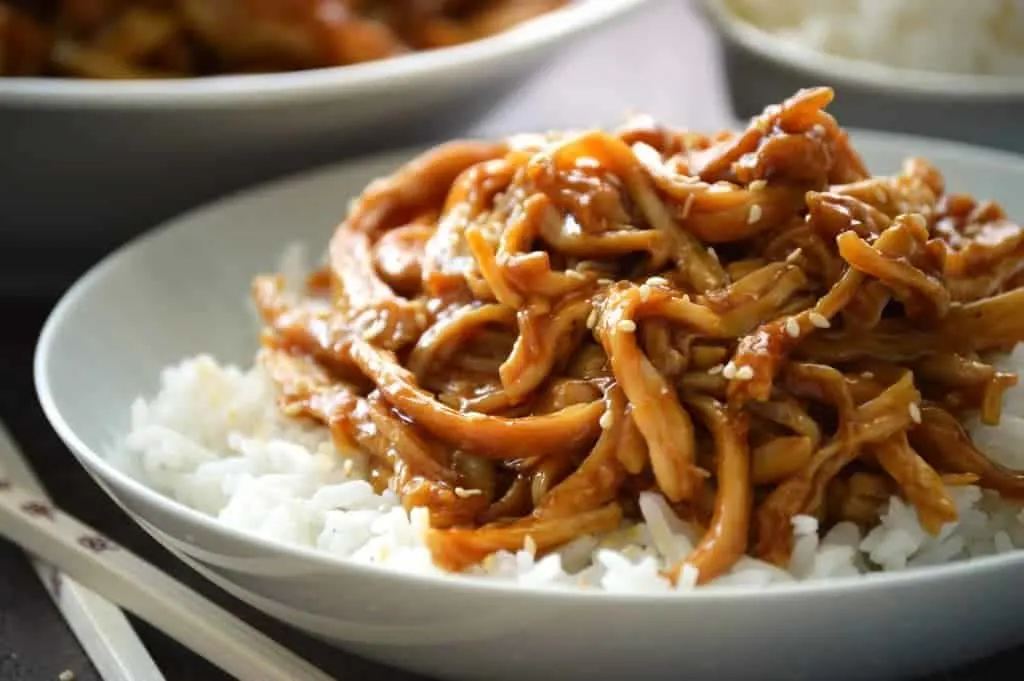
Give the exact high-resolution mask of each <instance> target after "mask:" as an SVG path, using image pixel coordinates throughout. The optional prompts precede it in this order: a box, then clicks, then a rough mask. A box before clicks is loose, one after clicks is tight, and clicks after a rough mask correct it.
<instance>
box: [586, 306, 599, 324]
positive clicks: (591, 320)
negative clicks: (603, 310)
mask: <svg viewBox="0 0 1024 681" xmlns="http://www.w3.org/2000/svg"><path fill="white" fill-rule="evenodd" d="M595 326H597V308H596V307H592V308H590V314H588V315H587V328H588V329H592V328H594V327H595Z"/></svg>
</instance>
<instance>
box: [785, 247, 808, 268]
mask: <svg viewBox="0 0 1024 681" xmlns="http://www.w3.org/2000/svg"><path fill="white" fill-rule="evenodd" d="M803 255H804V249H802V248H797V249H794V250H793V252H792V253H790V254H789V255H787V256H786V262H788V263H789V264H790V265H792V264H793V263H795V262H796V261H797V260H799V259H800V258H802V257H803Z"/></svg>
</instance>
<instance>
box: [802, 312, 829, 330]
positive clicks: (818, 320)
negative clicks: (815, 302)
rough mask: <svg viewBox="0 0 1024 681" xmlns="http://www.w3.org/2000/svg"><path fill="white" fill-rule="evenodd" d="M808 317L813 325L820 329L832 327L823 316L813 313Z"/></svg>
mask: <svg viewBox="0 0 1024 681" xmlns="http://www.w3.org/2000/svg"><path fill="white" fill-rule="evenodd" d="M807 316H808V318H809V319H810V320H811V324H814V325H815V326H816V327H818V328H819V329H827V328H829V327H831V326H832V323H831V322H829V320H828V319H827V318H826V317H825V315H823V314H820V313H818V312H812V313H811V314H809V315H807Z"/></svg>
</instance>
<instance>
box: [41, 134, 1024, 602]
mask: <svg viewBox="0 0 1024 681" xmlns="http://www.w3.org/2000/svg"><path fill="white" fill-rule="evenodd" d="M847 130H848V131H849V132H850V133H851V135H853V136H854V139H855V140H856V139H859V140H861V141H867V142H868V143H870V144H874V145H879V146H881V145H886V144H887V143H888V144H893V143H898V144H902V145H907V144H912V145H914V146H917V147H920V148H927V149H930V150H931V152H932V153H934V154H936V155H947V154H957V155H959V154H967V155H968V156H969V157H971V160H972V161H975V162H981V163H985V164H986V165H991V166H996V167H1002V168H1007V169H1012V172H1015V173H1018V174H1024V155H1017V154H1013V153H1010V152H1005V151H999V150H994V149H987V148H984V147H977V146H974V145H970V144H965V143H961V142H954V141H947V140H940V139H935V138H929V137H922V136H916V135H905V134H898V133H884V132H876V131H868V130H862V129H857V128H847ZM424 148H425V147H422V146H420V147H413V148H406V149H400V150H393V151H389V152H384V153H380V154H375V155H371V156H364V157H361V158H356V159H351V160H349V161H343V162H341V163H338V164H334V165H330V166H326V167H322V168H316V169H313V170H308V171H305V172H302V173H297V174H293V175H289V176H286V177H283V178H280V179H277V180H273V181H270V182H265V183H261V184H257V185H254V186H252V187H249V188H247V189H243V190H241V191H238V192H234V193H231V194H228V195H225V196H224V197H222V198H220V199H218V200H215V201H212V202H210V203H207V204H204V205H202V206H199V207H197V208H194V209H192V210H190V211H187V212H185V213H182V214H181V215H179V216H177V217H175V218H172V219H170V220H168V221H165V222H163V223H161V224H160V225H158V226H156V227H154V228H153V229H152V230H150V231H148V232H146V233H143V234H141V235H140V236H137V237H135V238H134V239H132V240H130V241H129V242H127V243H126V244H124V245H122V246H121V247H119V248H118V249H116V250H115V251H113V252H111V253H110V254H108V255H107V256H106V257H105V258H103V259H102V260H101V261H100V262H99V263H97V264H95V265H94V266H93V267H92V268H90V269H89V270H88V271H87V272H86V273H85V274H83V275H82V276H81V277H80V278H79V279H78V280H77V281H76V282H75V283H74V284H73V285H72V286H71V287H70V288H69V289H68V290H67V291H66V292H65V293H64V295H63V296H62V297H61V299H60V300H59V302H58V303H57V304H56V305H55V306H54V308H53V309H52V310H51V312H50V314H49V315H48V316H47V319H46V322H45V323H44V325H43V329H42V331H41V333H40V335H39V340H38V342H37V344H36V349H35V353H34V357H33V374H34V376H33V378H34V385H35V389H36V394H37V399H38V401H39V404H40V405H41V407H42V410H43V412H44V414H45V416H46V418H47V420H48V421H49V423H50V425H51V427H52V428H53V429H54V431H55V432H56V433H57V435H58V436H59V437H60V439H61V440H62V441H63V443H64V444H65V445H66V446H67V447H68V448H69V449H70V450H71V452H72V453H73V454H74V456H75V458H76V459H77V460H78V462H79V463H80V464H81V465H82V466H83V467H85V468H86V469H87V470H88V471H89V472H90V473H91V474H92V475H95V476H98V477H100V478H101V479H102V480H103V481H104V482H105V483H106V484H107V485H109V486H110V488H111V491H110V492H108V495H109V496H111V497H112V498H113V500H114V501H115V502H116V503H118V504H119V505H122V506H123V504H122V502H121V498H122V497H125V496H127V497H129V498H133V499H135V500H137V501H138V502H140V503H141V504H142V505H143V506H148V507H155V508H156V509H157V510H158V511H159V513H161V514H163V515H166V516H169V517H173V518H174V519H175V521H176V522H178V523H180V524H183V525H191V526H194V527H195V528H196V529H197V530H198V531H197V534H198V533H202V534H204V535H206V536H221V537H224V538H226V539H228V540H230V541H232V542H237V543H239V544H241V545H245V546H247V547H248V548H251V549H253V550H258V551H260V552H262V553H265V554H267V555H281V556H285V557H288V558H290V559H293V560H297V561H303V562H307V563H308V564H309V565H310V566H311V567H315V568H317V569H320V570H325V571H332V572H336V573H342V574H343V573H346V572H348V573H350V574H353V575H356V576H363V577H366V578H376V579H392V580H396V583H402V582H409V583H412V584H418V585H420V586H429V587H432V588H445V589H450V590H452V591H453V593H461V594H465V595H467V596H468V595H474V594H475V595H480V594H483V595H490V596H494V597H513V598H535V597H540V598H544V599H553V600H554V601H556V602H564V603H566V604H569V603H573V604H579V603H580V602H587V603H594V602H604V603H609V604H618V605H630V604H634V605H635V604H647V605H652V604H656V603H661V602H665V603H677V604H679V603H686V602H689V601H690V600H691V599H698V600H701V601H703V600H712V601H721V602H723V603H736V602H743V601H749V600H751V599H758V600H759V601H766V600H772V599H787V598H803V597H811V596H815V597H823V596H829V595H832V596H838V595H841V594H845V595H853V594H860V593H866V591H865V590H867V592H870V591H873V590H875V589H883V590H884V589H895V588H900V587H902V586H906V585H909V584H912V583H917V584H922V583H930V584H933V585H935V586H936V587H937V586H939V585H941V584H942V583H944V582H946V581H947V580H956V579H958V578H960V579H962V578H965V577H968V576H969V575H972V574H975V573H991V572H1001V571H1002V570H1007V569H1021V568H1024V550H1018V551H1014V552H1009V553H1005V554H999V555H991V556H983V557H978V558H973V559H970V560H964V561H958V562H955V563H947V564H941V565H934V566H923V567H916V568H912V569H908V570H904V571H896V572H878V573H871V574H867V575H860V576H849V577H837V578H830V579H827V580H820V581H817V580H816V581H804V582H794V583H785V584H780V585H773V586H771V587H769V588H761V587H752V586H730V587H727V588H726V587H723V588H714V587H712V588H701V589H696V590H692V591H685V592H671V593H667V594H665V593H661V594H647V593H640V594H622V593H607V592H604V591H601V590H597V589H578V590H577V589H564V588H523V587H519V586H515V585H514V584H510V583H507V582H504V581H500V580H488V579H480V578H474V577H472V576H463V575H447V576H435V575H426V574H413V573H405V572H399V571H397V570H393V569H389V568H384V567H379V566H373V565H364V564H361V563H356V562H352V561H348V560H347V559H345V558H342V557H339V556H333V555H331V554H328V553H326V552H322V551H319V550H316V549H314V548H311V547H305V546H299V545H293V544H287V543H285V542H280V541H276V540H272V539H268V538H265V537H261V536H259V535H256V534H255V533H250V532H247V531H244V530H240V529H236V528H234V527H230V526H227V525H224V524H222V523H220V522H218V521H217V520H216V519H215V518H213V517H211V516H208V515H205V514H203V513H201V512H200V511H197V510H195V509H192V508H189V507H187V506H185V505H184V504H182V503H180V502H178V501H175V500H174V499H171V498H170V497H168V496H165V495H163V494H161V493H160V492H158V491H156V490H154V489H152V488H150V487H147V486H146V485H145V484H143V483H142V482H140V481H138V480H136V479H135V478H132V477H131V476H130V475H128V474H127V473H125V472H123V471H121V470H119V469H118V468H116V467H115V466H114V465H113V464H112V463H110V462H109V461H107V460H106V459H105V458H104V457H103V456H101V455H100V454H99V453H98V452H97V451H95V450H94V449H93V448H92V447H90V446H89V445H88V444H86V443H85V441H83V440H82V439H81V438H80V437H79V436H78V434H77V433H76V432H75V430H74V429H73V428H72V427H71V425H70V424H69V423H68V422H67V421H66V420H65V418H64V416H63V414H62V412H61V408H60V406H59V398H58V397H57V395H56V394H55V393H54V388H53V386H51V384H50V381H49V376H50V361H51V357H52V354H53V352H52V349H53V347H54V345H55V344H56V342H57V339H58V338H59V337H60V334H61V327H62V325H63V320H64V318H65V317H67V315H68V314H69V312H70V311H71V310H72V309H74V307H75V306H76V305H77V303H78V301H79V300H80V299H82V298H86V297H88V296H89V295H91V293H92V289H93V288H94V287H95V286H96V285H99V284H100V283H101V282H102V280H103V279H104V278H105V277H106V276H107V273H108V272H112V271H115V270H116V269H117V268H118V267H119V266H120V262H121V260H122V259H123V258H124V257H125V256H126V255H128V254H129V253H130V252H131V251H133V250H135V249H137V248H139V247H141V246H143V244H146V243H148V242H151V241H159V240H161V239H166V238H170V237H169V236H168V235H170V234H173V232H174V230H175V229H176V228H178V226H179V225H183V224H187V223H189V222H192V221H194V220H197V219H203V218H204V217H205V216H206V215H208V214H214V213H217V212H219V211H220V210H222V209H223V208H224V207H227V206H230V205H231V204H233V203H235V202H237V201H244V200H246V199H248V198H249V197H251V196H255V195H258V194H261V193H264V192H268V191H274V190H283V189H287V188H288V187H289V186H293V185H302V184H303V183H305V182H308V181H310V180H311V179H313V178H315V177H317V176H322V175H330V174H332V173H337V172H339V171H341V170H342V169H343V168H346V167H353V166H378V165H386V164H387V165H390V164H394V165H397V164H399V163H401V162H402V161H404V160H408V159H409V158H410V157H412V156H413V155H415V154H417V153H419V152H421V151H423V150H424ZM127 406H128V405H124V408H125V409H127ZM104 491H107V490H106V489H105V490H104ZM129 515H131V516H132V519H133V520H134V521H135V522H136V523H137V524H139V523H140V521H139V519H137V518H136V517H135V516H136V515H140V516H141V515H142V514H136V513H135V512H133V511H129ZM143 519H144V520H145V523H149V522H152V521H150V520H148V519H146V517H145V516H143ZM145 523H141V524H145ZM154 525H155V523H154ZM160 529H161V531H162V532H167V530H166V529H164V528H163V527H161V528H160ZM168 534H169V533H168ZM175 538H176V539H179V541H180V538H179V537H175Z"/></svg>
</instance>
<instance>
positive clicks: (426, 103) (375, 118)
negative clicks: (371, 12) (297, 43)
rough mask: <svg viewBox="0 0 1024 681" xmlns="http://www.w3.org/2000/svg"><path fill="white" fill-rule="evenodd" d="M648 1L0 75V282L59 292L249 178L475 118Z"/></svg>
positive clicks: (418, 137)
mask: <svg viewBox="0 0 1024 681" xmlns="http://www.w3.org/2000/svg"><path fill="white" fill-rule="evenodd" d="M645 1H646V0H576V1H575V2H574V3H572V4H571V5H570V6H568V7H566V8H564V9H562V10H558V11H555V12H552V13H550V14H547V15H544V16H541V17H538V18H537V19H534V20H532V21H529V22H527V23H524V24H522V25H520V26H518V27H515V28H513V29H512V30H510V31H508V32H506V33H503V34H500V35H497V36H494V37H491V38H487V39H485V40H480V41H477V42H474V43H469V44H465V45H460V46H457V47H452V48H447V49H441V50H436V51H432V52H420V53H413V54H410V55H408V56H402V57H396V58H392V59H387V60H382V61H379V62H372V63H367V64H360V65H355V66H345V67H338V68H330V69H316V70H311V71H303V72H293V73H268V74H258V75H244V76H218V77H211V78H202V79H198V78H193V79H182V80H165V81H144V82H125V81H118V82H112V81H85V80H71V79H63V78H60V79H58V78H45V79H43V78H18V79H15V78H0V240H2V241H0V243H2V244H3V250H4V252H5V253H8V254H14V255H15V256H16V257H9V258H8V259H7V261H9V262H5V267H4V268H2V270H0V292H5V293H15V294H17V293H22V292H24V293H29V292H31V293H36V294H38V293H40V292H50V293H57V292H58V291H59V290H62V289H63V285H62V286H60V288H59V289H57V290H53V282H54V281H59V280H60V279H62V276H61V275H63V274H65V273H66V272H68V271H73V272H80V271H82V270H83V269H84V268H85V267H86V266H87V265H89V264H91V263H93V262H95V261H96V260H98V259H99V257H100V256H102V255H104V254H105V253H106V252H107V251H109V250H110V249H111V248H112V247H113V246H116V245H118V244H119V243H121V242H123V241H124V240H125V239H126V238H127V237H129V236H131V235H133V234H135V233H137V232H138V231H139V230H141V229H142V228H144V227H147V226H149V225H152V224H154V223H155V222H157V221H159V220H164V219H166V218H168V217H170V216H171V215H174V214H176V213H178V212H180V211H182V210H185V209H187V208H189V207H191V206H193V205H196V204H198V203H200V202H203V201H206V200H209V199H211V198H213V197H214V196H218V195H221V194H223V193H225V192H228V191H232V190H234V189H237V188H239V187H242V186H246V185H249V184H252V183H254V182H258V181H263V180H266V179H270V178H272V177H276V176H280V175H282V174H285V173H290V172H294V171H296V170H299V169H302V168H307V167H311V166H314V165H318V164H322V163H325V162H327V161H331V160H337V159H339V158H342V157H346V156H352V155H354V154H359V153H363V152H367V151H370V150H379V149H384V148H395V147H401V146H405V145H408V144H412V143H419V142H425V141H429V140H432V139H436V138H439V137H444V136H448V135H450V134H455V133H456V132H459V131H461V130H464V129H465V128H467V127H469V125H470V124H471V123H473V122H474V121H476V120H478V119H480V118H481V117H482V116H483V115H484V114H486V113H487V112H488V111H489V110H491V109H492V108H493V107H494V106H496V105H497V104H498V103H499V102H500V100H501V99H502V98H503V97H505V96H507V95H508V94H510V93H511V92H514V91H515V89H516V86H517V85H518V84H519V83H521V82H523V81H524V80H525V79H526V78H528V77H529V76H530V75H531V74H533V73H534V72H535V71H536V70H538V69H539V68H541V67H542V66H543V65H544V64H545V63H546V62H547V61H548V60H550V59H551V58H552V56H554V55H555V54H556V53H558V52H560V51H563V50H566V49H570V48H571V47H572V45H573V44H574V42H575V41H576V40H577V39H579V38H581V37H582V36H584V35H586V34H587V33H588V32H590V31H591V30H593V29H596V28H598V27H600V26H602V25H603V24H606V23H608V22H610V21H612V20H613V19H616V18H618V17H621V16H622V15H624V14H625V13H627V12H629V11H632V10H634V9H636V8H638V7H640V6H641V5H643V4H644V2H645ZM58 256H59V257H58ZM57 266H59V268H60V271H59V272H58V271H56V270H55V268H56V267H57Z"/></svg>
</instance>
